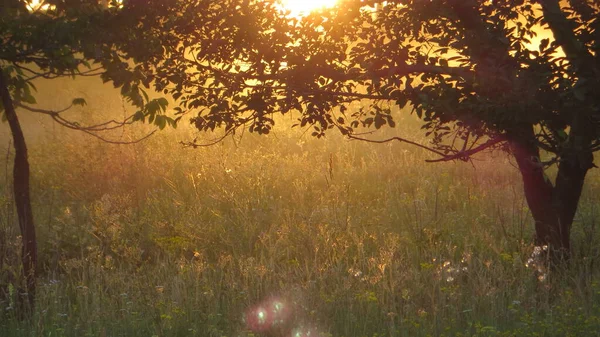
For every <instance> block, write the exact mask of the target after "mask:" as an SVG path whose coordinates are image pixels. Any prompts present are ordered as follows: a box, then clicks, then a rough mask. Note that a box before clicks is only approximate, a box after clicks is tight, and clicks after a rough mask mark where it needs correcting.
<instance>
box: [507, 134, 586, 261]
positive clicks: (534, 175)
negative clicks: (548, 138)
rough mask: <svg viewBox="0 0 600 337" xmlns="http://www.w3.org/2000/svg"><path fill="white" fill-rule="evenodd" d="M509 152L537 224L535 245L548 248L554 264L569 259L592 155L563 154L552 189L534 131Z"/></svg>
mask: <svg viewBox="0 0 600 337" xmlns="http://www.w3.org/2000/svg"><path fill="white" fill-rule="evenodd" d="M510 148H511V152H512V154H513V155H514V156H515V159H516V161H517V165H518V167H519V170H520V171H521V176H522V178H523V187H524V191H525V199H526V200H527V204H528V206H529V209H530V211H531V215H532V216H533V219H534V221H535V234H536V235H535V244H536V245H537V246H547V247H548V251H549V252H550V254H551V257H552V259H553V260H554V262H558V260H565V259H568V257H569V255H570V251H571V243H570V238H571V237H570V234H571V225H572V224H573V219H574V218H575V213H576V211H577V205H578V204H579V199H580V197H581V191H582V189H583V183H584V180H585V175H586V173H587V171H588V170H589V169H590V168H592V167H593V155H592V153H591V152H589V151H581V150H579V151H577V150H575V149H572V150H571V151H570V152H566V153H564V154H563V155H562V156H561V158H560V162H559V164H558V174H557V177H556V182H555V184H554V185H553V184H552V182H551V181H550V179H549V178H548V176H546V174H545V173H544V167H543V164H542V163H541V162H540V151H539V148H538V147H537V145H536V143H535V138H534V133H533V129H532V128H531V127H529V128H528V129H527V130H524V131H522V132H521V133H519V134H518V135H516V136H514V137H511V139H510Z"/></svg>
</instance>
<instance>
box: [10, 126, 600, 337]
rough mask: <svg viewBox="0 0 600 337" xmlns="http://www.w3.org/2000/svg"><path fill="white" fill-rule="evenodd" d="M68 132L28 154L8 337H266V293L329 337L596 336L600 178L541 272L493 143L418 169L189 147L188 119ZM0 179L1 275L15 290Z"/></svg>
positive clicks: (334, 146)
mask: <svg viewBox="0 0 600 337" xmlns="http://www.w3.org/2000/svg"><path fill="white" fill-rule="evenodd" d="M405 123H407V124H414V123H412V122H411V121H410V120H408V119H407V120H405ZM413 130H414V131H413ZM404 132H405V133H411V134H410V136H411V137H413V136H414V137H416V136H417V135H418V134H419V133H418V128H416V129H415V128H414V125H413V126H412V127H407V128H406V130H405V131H404ZM60 135H61V136H59V137H55V138H54V139H53V140H52V139H50V140H48V141H45V142H40V143H35V144H32V145H31V146H30V152H31V154H30V155H31V161H32V175H33V177H32V178H33V181H32V188H33V198H34V200H33V203H34V210H35V214H34V215H35V219H36V223H37V226H38V237H39V246H40V247H39V248H40V263H41V269H42V276H41V277H40V280H39V294H38V296H37V306H36V311H35V314H34V315H33V318H32V319H31V320H30V321H26V322H23V321H19V320H18V319H16V318H15V316H14V310H13V308H12V307H13V304H12V303H13V302H14V296H15V294H14V291H12V297H11V296H10V295H11V294H9V296H3V297H0V301H1V302H0V336H7V337H13V336H14V337H16V336H100V337H105V336H148V337H150V336H216V337H220V336H252V335H254V336H258V335H257V334H253V333H252V332H251V331H248V330H247V329H246V327H245V325H244V322H243V320H242V318H243V316H244V313H245V312H246V311H247V310H248V308H250V307H251V306H252V305H254V304H256V303H258V302H260V301H261V300H263V299H264V298H269V297H272V296H278V297H280V298H282V299H285V301H286V303H287V304H289V305H290V306H293V308H294V309H293V314H292V317H291V318H290V319H291V320H292V323H291V324H296V325H304V326H313V327H316V328H317V329H318V331H319V332H320V333H321V335H323V336H335V337H337V336H345V337H355V336H356V337H358V336H365V337H367V336H368V337H375V336H597V335H600V333H599V332H598V331H600V304H599V303H600V283H599V280H598V276H599V273H598V266H597V265H598V258H599V252H600V241H599V239H600V236H599V235H598V232H597V230H596V226H595V221H596V219H597V216H598V214H597V212H598V210H597V207H596V206H595V205H597V204H598V201H599V198H600V194H599V193H598V192H599V189H600V178H599V177H598V174H597V173H596V172H595V171H593V172H592V173H591V174H590V175H589V177H588V180H587V186H586V190H585V195H584V197H583V200H582V204H581V207H580V211H579V213H578V215H577V220H576V223H575V228H574V229H573V242H574V257H573V261H572V266H571V267H570V269H569V270H566V271H564V272H553V273H548V272H547V271H546V270H539V271H538V270H536V268H535V266H532V265H531V264H529V265H530V266H529V267H526V263H527V260H528V259H529V258H530V256H531V254H532V252H533V250H534V247H532V245H531V244H530V243H531V241H532V240H531V238H532V225H531V222H532V221H531V219H530V217H529V215H528V211H527V208H526V204H525V202H524V200H523V194H522V191H521V182H520V177H519V175H518V173H517V171H516V169H515V168H514V167H513V166H512V165H511V162H510V161H509V160H508V158H507V157H506V155H503V154H501V153H498V154H495V155H493V156H484V157H483V158H482V159H481V160H480V161H477V162H475V163H474V166H473V165H471V164H470V163H447V164H427V163H425V162H424V159H425V158H428V154H426V153H424V152H422V151H421V150H418V149H414V148H410V147H407V146H403V145H402V144H397V143H392V144H386V145H376V144H367V143H360V142H348V141H345V140H343V139H341V137H338V136H336V135H333V134H332V135H331V136H328V138H327V139H324V140H315V139H310V137H308V136H303V135H302V133H301V132H300V131H296V132H293V133H286V132H284V131H283V129H278V130H277V132H276V133H275V134H274V135H271V136H268V137H254V136H251V135H245V136H244V137H243V139H242V142H240V143H239V144H234V143H232V142H231V140H228V141H226V142H225V143H224V144H222V145H217V146H214V147H208V148H199V149H196V150H192V149H186V148H182V147H181V146H179V145H177V143H176V141H177V140H181V139H188V138H187V137H188V136H189V134H188V131H186V130H183V131H180V132H177V131H169V132H163V133H161V134H159V135H157V136H156V137H153V138H151V139H150V140H149V141H148V142H145V143H142V144H137V145H132V146H110V145H106V144H101V143H99V142H97V141H95V140H93V139H90V138H80V137H77V136H74V135H72V134H62V133H61V134H60ZM9 166H10V165H7V166H6V169H7V172H8V173H10V167H9ZM2 180H4V181H5V182H4V183H3V184H2V185H1V187H2V188H1V190H0V192H1V193H0V195H2V197H1V198H2V203H1V204H0V206H1V207H0V234H1V235H0V238H1V239H2V242H0V253H1V254H2V255H0V257H1V258H2V262H3V263H2V265H0V284H9V283H10V284H14V283H15V282H17V281H18V276H17V275H18V266H19V265H18V263H17V261H18V259H17V256H16V252H17V251H18V238H17V235H18V233H17V232H18V226H17V223H16V215H15V213H14V210H13V207H14V205H13V204H12V198H11V195H10V190H9V186H8V184H7V183H6V182H7V181H9V180H10V175H9V176H8V177H7V178H6V179H2ZM541 279H543V280H541ZM9 288H10V289H12V286H10V287H8V288H7V289H9ZM312 336H314V334H313V335H312Z"/></svg>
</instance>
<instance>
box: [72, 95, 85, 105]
mask: <svg viewBox="0 0 600 337" xmlns="http://www.w3.org/2000/svg"><path fill="white" fill-rule="evenodd" d="M71 104H73V105H79V106H86V105H87V102H86V101H85V99H84V98H81V97H78V98H75V99H73V102H72V103H71Z"/></svg>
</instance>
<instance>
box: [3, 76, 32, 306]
mask: <svg viewBox="0 0 600 337" xmlns="http://www.w3.org/2000/svg"><path fill="white" fill-rule="evenodd" d="M0 96H1V98H2V104H3V105H4V113H5V114H6V119H7V121H8V124H9V126H10V131H11V134H12V137H13V144H14V148H15V162H14V167H13V188H14V195H15V205H16V207H17V215H18V218H19V228H20V230H21V238H22V242H23V245H22V250H21V263H22V265H23V274H24V276H25V294H21V292H18V293H17V296H18V302H19V303H20V304H21V308H19V309H20V311H21V313H31V312H32V310H33V306H34V301H35V291H36V273H37V272H36V269H37V241H36V237H35V226H34V223H33V213H32V209H31V197H30V191H29V160H28V156H27V146H26V143H25V137H24V136H23V130H22V129H21V124H20V123H19V119H18V118H17V114H16V112H15V107H14V104H13V100H12V97H11V95H10V92H9V90H8V82H7V80H6V77H5V75H4V73H3V69H1V68H0ZM25 299H26V301H25Z"/></svg>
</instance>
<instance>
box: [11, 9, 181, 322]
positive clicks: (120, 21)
mask: <svg viewBox="0 0 600 337" xmlns="http://www.w3.org/2000/svg"><path fill="white" fill-rule="evenodd" d="M163 3H166V1H165V2H163ZM3 4H4V5H3V7H0V40H1V41H2V45H1V46H0V97H1V104H0V112H3V118H4V119H5V120H6V121H8V124H9V126H10V130H11V134H12V137H13V144H14V149H15V160H14V168H13V179H14V183H13V189H14V197H15V205H16V209H17V214H18V222H19V227H20V231H21V236H22V241H23V244H22V252H21V261H22V267H23V275H24V280H25V282H24V283H25V285H24V287H23V288H21V287H19V288H18V291H17V294H19V298H18V302H17V303H19V306H20V307H19V308H18V310H19V314H20V315H23V316H26V314H27V313H31V309H32V308H33V305H34V300H35V291H36V274H37V242H36V235H35V226H34V217H33V210H32V207H31V197H30V189H29V178H30V172H29V161H28V155H27V145H26V141H25V137H24V136H23V131H22V128H21V125H20V123H19V119H18V114H17V109H18V108H20V109H21V110H23V111H29V112H34V113H42V114H46V115H49V116H50V117H51V118H52V119H53V120H54V121H56V122H58V123H59V124H61V125H63V126H65V127H67V128H71V129H75V130H79V131H82V132H85V133H87V134H90V135H92V136H95V137H98V138H100V139H102V140H104V141H107V142H110V143H118V144H125V143H132V142H137V141H140V140H142V139H144V138H146V137H144V138H142V139H138V140H134V141H132V142H118V141H112V140H110V139H107V138H106V137H105V136H103V135H102V133H103V132H105V131H110V130H114V129H116V128H120V127H123V126H125V125H128V124H131V123H133V122H135V121H138V120H139V121H145V120H148V121H149V122H151V123H154V124H155V125H157V126H158V127H159V128H161V129H162V128H164V127H165V126H166V125H173V126H174V125H175V122H176V121H175V120H174V119H172V118H170V117H168V116H167V115H165V114H164V112H165V111H166V107H167V100H166V99H164V98H159V99H150V98H149V97H148V95H147V94H146V92H145V91H144V89H143V88H144V87H146V88H148V87H149V83H150V80H149V79H148V78H147V76H145V74H144V73H142V72H140V69H139V68H137V67H136V66H135V62H136V61H140V60H143V61H146V62H147V61H149V60H150V59H151V57H152V48H145V49H143V50H140V49H139V48H137V47H138V46H136V45H135V44H134V43H132V41H135V40H136V39H137V38H138V36H140V35H144V32H140V31H136V30H135V26H136V23H137V22H138V21H140V20H144V19H145V18H146V19H147V18H149V17H150V15H151V10H153V9H155V8H153V7H152V8H150V7H149V8H145V7H141V6H135V5H134V4H132V5H128V6H125V8H118V7H113V8H106V4H104V5H100V4H99V3H98V1H93V0H70V1H66V2H65V1H60V0H52V1H48V2H46V3H45V5H46V6H42V5H44V3H42V4H40V6H38V7H36V8H33V7H32V6H31V3H30V1H26V0H4V3H3ZM156 8H161V7H160V6H157V7H156ZM159 47H160V46H159ZM154 50H158V49H156V47H155V49H154ZM161 51H162V50H161ZM64 76H71V77H76V76H100V77H102V79H103V80H104V81H105V82H108V81H112V82H113V84H114V86H115V87H120V88H121V94H122V96H123V97H124V98H126V99H127V100H128V101H129V102H130V103H131V104H132V105H133V106H135V107H136V108H137V109H138V111H137V112H136V113H135V114H133V115H132V116H130V117H128V118H126V119H125V120H123V121H109V122H105V123H101V124H97V125H88V126H85V125H81V124H80V123H78V122H76V121H71V120H68V119H66V118H64V117H63V116H62V115H61V113H62V112H64V111H66V110H68V109H70V108H71V107H72V106H73V105H85V104H86V102H85V101H84V100H83V99H81V98H74V99H73V100H72V102H71V103H70V104H65V105H66V108H65V109H62V110H60V111H52V110H47V109H43V108H39V107H35V106H34V105H35V103H36V100H35V95H34V93H35V86H34V80H35V79H36V78H46V79H54V78H59V77H64ZM148 136H149V135H148ZM21 294H26V296H23V297H21Z"/></svg>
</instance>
